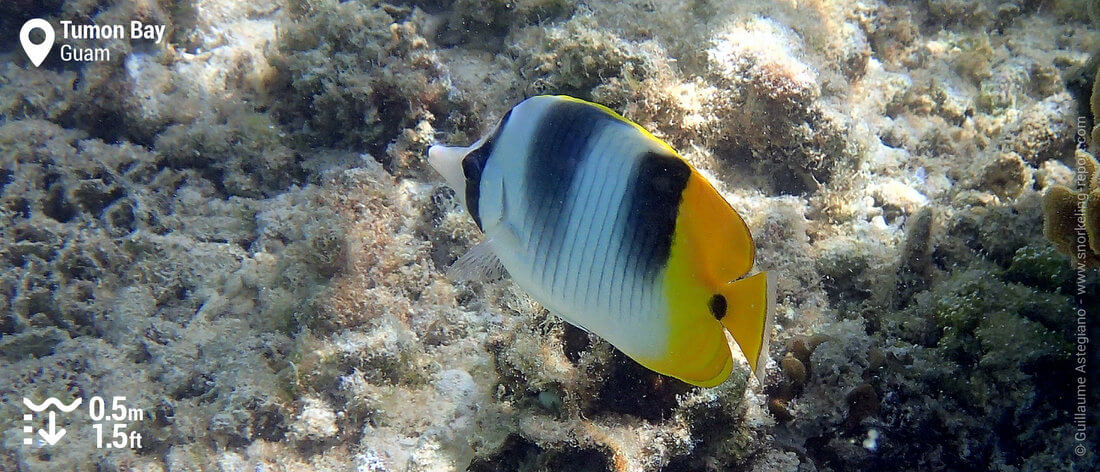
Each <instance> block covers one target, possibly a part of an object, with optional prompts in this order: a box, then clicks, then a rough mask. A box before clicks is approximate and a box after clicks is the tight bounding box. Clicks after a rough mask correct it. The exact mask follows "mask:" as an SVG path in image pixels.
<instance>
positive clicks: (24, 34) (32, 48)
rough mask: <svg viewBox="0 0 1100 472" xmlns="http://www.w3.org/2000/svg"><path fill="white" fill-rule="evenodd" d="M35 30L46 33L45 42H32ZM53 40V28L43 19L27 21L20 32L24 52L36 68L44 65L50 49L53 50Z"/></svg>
mask: <svg viewBox="0 0 1100 472" xmlns="http://www.w3.org/2000/svg"><path fill="white" fill-rule="evenodd" d="M35 29H40V30H42V32H43V33H45V35H46V40H45V41H42V42H41V43H39V44H34V43H33V42H31V31H34V30H35ZM53 39H54V35H53V26H51V25H50V22H48V21H46V20H43V19H41V18H33V19H30V20H27V22H26V23H23V29H20V30H19V42H20V43H22V44H23V52H25V53H27V57H28V58H30V60H31V63H32V64H34V66H35V67H38V66H40V65H42V61H44V60H46V56H48V55H50V49H53Z"/></svg>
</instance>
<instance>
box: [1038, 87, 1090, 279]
mask: <svg viewBox="0 0 1100 472" xmlns="http://www.w3.org/2000/svg"><path fill="white" fill-rule="evenodd" d="M1093 107H1094V108H1095V107H1096V100H1095V99H1094V100H1093ZM1076 161H1077V166H1076V167H1077V178H1076V183H1077V184H1076V187H1077V189H1078V190H1079V191H1075V190H1073V189H1069V188H1066V187H1063V186H1060V185H1056V186H1053V187H1051V188H1050V189H1049V190H1047V192H1046V194H1045V195H1043V234H1045V235H1046V237H1047V239H1049V240H1050V241H1051V242H1052V243H1054V247H1055V248H1057V249H1058V251H1059V252H1061V253H1063V254H1066V255H1067V256H1069V257H1070V258H1071V259H1074V260H1075V261H1076V262H1077V263H1079V264H1084V265H1085V266H1088V267H1100V172H1097V168H1098V167H1100V165H1098V164H1097V162H1096V158H1095V157H1093V156H1092V154H1089V153H1087V152H1085V151H1082V150H1078V151H1077V155H1076Z"/></svg>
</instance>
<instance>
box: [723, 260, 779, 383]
mask: <svg viewBox="0 0 1100 472" xmlns="http://www.w3.org/2000/svg"><path fill="white" fill-rule="evenodd" d="M718 296H721V297H722V300H720V302H717V303H721V304H722V305H724V307H723V308H724V310H723V311H724V315H723V316H722V317H721V318H719V320H718V321H719V322H721V323H722V326H723V327H725V328H726V330H728V331H729V332H730V334H732V335H733V339H734V341H737V345H738V346H739V347H740V348H741V352H742V353H743V354H744V355H745V358H746V359H747V360H748V361H749V367H751V368H752V371H753V373H754V374H756V378H757V380H759V381H760V385H763V384H764V367H765V366H766V365H767V364H768V342H769V340H770V338H771V332H772V323H773V322H774V319H775V284H774V282H773V280H772V277H771V276H770V275H769V274H768V273H767V272H760V273H758V274H756V275H753V276H749V277H745V278H742V279H738V280H734V281H733V282H729V283H727V284H726V285H725V286H723V287H721V288H720V289H719V293H718V295H716V296H715V298H714V299H712V304H713V303H716V301H715V300H717V299H718ZM712 309H713V308H712ZM716 316H717V315H716Z"/></svg>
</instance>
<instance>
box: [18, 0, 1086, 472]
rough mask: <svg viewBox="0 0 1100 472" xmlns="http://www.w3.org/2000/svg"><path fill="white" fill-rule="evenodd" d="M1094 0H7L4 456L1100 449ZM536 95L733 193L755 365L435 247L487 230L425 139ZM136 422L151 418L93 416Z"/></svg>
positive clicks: (1051, 453) (409, 467)
mask: <svg viewBox="0 0 1100 472" xmlns="http://www.w3.org/2000/svg"><path fill="white" fill-rule="evenodd" d="M31 18H43V19H46V20H48V21H49V22H50V23H51V24H52V25H53V26H54V28H59V27H60V22H61V21H71V22H73V23H75V24H99V25H107V24H129V23H130V22H131V21H135V20H136V21H141V22H142V23H143V24H156V25H164V26H166V33H165V38H164V39H163V41H160V42H156V41H153V40H138V39H134V38H109V39H105V38H100V39H76V38H75V37H74V38H63V37H62V36H61V30H60V29H58V38H57V40H56V41H57V44H58V46H55V49H54V52H53V53H51V55H50V56H49V57H47V58H46V60H45V62H44V63H42V64H41V65H40V66H37V67H36V66H35V65H34V64H32V63H31V61H30V60H29V59H28V57H27V55H25V54H24V51H23V50H22V48H21V47H20V41H19V38H20V29H21V27H22V26H23V24H24V22H25V21H27V20H28V19H31ZM1098 24H1100V3H1098V2H1096V1H1095V0H1009V1H1001V0H995V1H994V0H976V1H966V0H911V1H882V0H778V1H717V0H714V1H705V0H700V1H683V2H681V1H671V0H628V1H623V2H619V1H611V0H593V1H586V2H570V1H566V0H513V1H502V0H490V1H472V0H458V1H456V2H438V1H430V0H426V1H412V2H402V1H394V2H388V3H378V2H372V1H346V2H337V1H335V0H306V1H283V0H250V1H244V0H160V1H154V0H118V1H99V0H79V1H69V2H62V1H59V0H46V1H28V0H3V1H0V470H3V471H62V470H65V471H68V470H75V471H115V470H123V471H129V470H140V471H207V470H210V471H265V472H274V471H356V472H367V471H369V472H382V471H464V470H469V471H475V472H490V471H500V472H504V471H668V472H679V471H733V470H744V471H844V470H875V471H883V470H960V471H961V470H966V471H974V470H996V471H1088V470H1098V469H1100V456H1098V452H1100V451H1098V450H1097V449H1098V447H1100V441H1098V435H1097V433H1096V430H1097V427H1100V421H1098V411H1097V405H1100V395H1098V392H1100V375H1097V372H1098V370H1097V368H1098V366H1100V358H1098V356H1097V352H1100V350H1098V349H1097V348H1095V346H1094V343H1096V342H1098V341H1100V333H1098V328H1097V327H1098V326H1100V321H1097V319H1096V318H1095V317H1096V316H1100V295H1098V292H1100V282H1098V276H1097V270H1096V269H1095V267H1096V265H1098V264H1100V262H1098V261H1100V228H1098V225H1100V223H1097V222H1098V221H1100V171H1097V170H1096V164H1095V160H1094V158H1093V157H1092V156H1093V154H1092V153H1093V152H1095V151H1096V150H1097V149H1098V148H1100V143H1098V142H1097V141H1098V139H1097V138H1100V132H1096V133H1094V131H1093V124H1094V119H1095V117H1094V115H1095V114H1097V112H1098V111H1100V94H1097V95H1098V96H1097V97H1094V96H1093V93H1092V91H1093V86H1094V83H1095V82H1096V81H1095V77H1096V75H1097V63H1098V59H1097V56H1096V51H1098V50H1100V35H1098V30H1097V25H1098ZM61 43H67V44H69V45H70V46H72V47H77V48H102V49H107V50H109V51H110V52H111V57H110V59H109V60H101V61H91V62H80V61H67V60H64V59H62V57H61V55H60V53H59V51H58V49H57V48H58V47H59V46H60V45H61ZM541 93H561V94H569V95H573V96H576V97H580V98H584V99H587V100H592V101H596V102H598V103H601V104H604V105H607V106H608V107H610V108H612V109H613V110H616V111H618V112H620V113H622V114H623V115H625V116H626V117H627V118H630V119H632V120H634V121H636V122H638V123H639V124H641V125H642V126H644V127H645V128H647V129H648V130H650V131H652V132H653V133H654V134H655V135H656V136H658V137H660V138H662V139H664V140H666V141H667V142H668V143H669V144H670V145H672V147H674V148H675V149H677V150H678V151H679V152H680V153H681V154H682V155H683V156H684V157H685V158H686V159H687V160H688V161H690V162H691V163H692V164H693V165H694V166H696V167H697V168H698V169H700V170H701V171H702V172H703V173H704V174H706V175H707V176H709V177H710V180H711V181H712V182H713V183H714V184H715V185H716V187H717V188H718V190H719V191H720V192H721V193H722V195H723V196H724V197H725V198H726V199H727V200H728V201H729V202H730V203H731V204H732V206H733V207H734V208H735V209H736V210H737V211H738V212H739V213H740V214H741V215H742V216H743V217H744V218H745V220H746V222H747V223H748V225H749V227H750V229H751V231H752V233H753V236H754V238H755V240H756V242H757V261H756V266H757V267H758V268H762V269H766V270H769V271H771V272H772V273H773V274H775V276H776V280H777V281H778V297H779V305H778V314H777V318H776V329H775V332H774V333H773V334H772V342H771V351H770V356H771V358H772V361H771V362H770V363H769V365H768V371H767V375H766V378H765V381H764V385H759V384H758V383H757V382H756V381H755V380H753V379H750V375H749V370H748V365H747V364H746V363H745V362H744V360H743V359H742V358H740V357H739V356H738V355H735V357H736V358H737V362H738V364H737V365H735V367H734V374H733V377H732V378H731V379H730V380H729V381H727V382H725V383H724V384H722V385H720V386H718V387H716V388H710V389H704V388H695V387H690V386H688V385H687V384H684V383H682V382H680V381H677V380H675V379H672V378H668V377H663V376H660V375H658V374H655V373H653V372H650V371H648V370H646V369H645V368H642V367H640V366H639V365H637V364H636V363H634V362H633V361H631V360H630V359H629V358H627V357H626V356H624V355H622V354H621V353H619V352H618V351H616V350H615V349H614V348H612V347H611V346H610V345H609V344H607V343H606V342H604V341H602V340H601V339H599V338H597V337H595V336H594V335H589V334H587V333H585V332H584V331H581V330H579V329H576V328H573V327H571V326H569V325H567V324H565V323H564V322H562V321H561V320H560V319H558V318H557V317H556V316H554V315H553V314H550V313H548V312H546V311H545V310H544V309H543V308H541V307H540V306H538V305H537V304H536V303H535V302H533V301H531V300H530V299H529V298H528V297H527V296H526V295H525V294H524V293H523V292H522V290H520V289H519V288H517V287H515V286H514V285H513V284H512V283H511V281H510V280H509V279H508V278H507V277H504V278H503V279H501V280H493V281H486V282H470V283H466V282H463V283H455V282H452V281H450V280H448V279H447V277H446V276H445V272H446V269H447V267H448V266H449V265H450V264H451V263H452V262H453V261H454V260H455V259H456V258H458V257H459V256H460V255H461V254H463V253H464V252H465V251H466V250H467V249H468V248H469V247H470V246H472V245H473V244H476V243H477V242H478V241H480V239H481V235H480V233H479V232H478V230H477V227H476V226H475V225H474V223H473V222H472V221H471V219H470V218H469V217H468V215H466V214H465V213H464V212H463V211H462V210H461V209H460V205H459V204H458V202H457V200H456V198H455V196H454V194H453V192H452V191H451V190H449V189H447V188H446V186H445V185H444V184H443V181H442V179H441V178H440V177H439V176H438V175H436V174H435V173H434V171H432V170H431V169H430V168H429V166H428V165H427V162H426V159H425V154H426V150H427V147H428V146H429V145H431V144H433V143H436V142H441V143H447V144H466V143H469V142H472V141H474V140H476V139H477V138H478V137H479V136H481V134H482V133H484V132H485V131H486V130H488V129H489V128H490V127H491V126H492V125H493V124H494V123H495V122H496V121H497V120H498V119H500V117H501V116H502V115H503V113H504V112H505V111H507V110H508V109H509V108H511V107H512V106H513V105H515V104H516V103H518V102H519V101H520V100H522V99H523V98H525V97H528V96H531V95H535V94H541ZM1090 169H1091V170H1090ZM1079 202H1088V203H1089V204H1090V205H1091V206H1087V207H1086V206H1084V204H1080V205H1079ZM1078 217H1080V221H1081V222H1080V223H1079V222H1078ZM1082 240H1083V241H1085V243H1081V241H1082ZM1079 264H1080V265H1079ZM1090 266H1091V268H1089V267H1090ZM49 397H55V398H57V399H59V400H60V401H61V402H62V403H66V404H68V403H69V402H71V401H74V400H75V399H82V401H83V402H84V403H83V404H82V405H81V406H80V407H79V408H78V409H77V410H75V411H74V412H71V413H65V412H56V413H57V415H56V416H57V418H56V421H57V423H56V426H57V427H63V428H65V430H66V434H65V436H64V437H62V438H61V439H60V440H59V441H57V443H56V444H49V443H47V442H44V440H43V439H42V438H44V437H45V436H44V435H42V434H37V435H36V434H35V432H37V431H40V430H41V431H46V430H47V429H49V430H52V429H53V428H54V426H52V425H50V423H48V422H52V421H54V420H48V419H47V417H46V416H43V415H44V414H45V413H42V414H40V415H29V414H30V413H31V412H30V410H28V409H27V407H25V403H24V401H23V399H24V398H28V399H30V400H32V401H33V402H42V401H43V400H44V399H46V398H49ZM93 397H99V398H102V399H105V400H103V401H104V403H103V404H100V407H101V408H106V409H108V410H113V408H112V407H113V406H119V407H121V408H123V410H124V411H126V412H133V411H135V410H140V413H141V414H140V417H138V416H135V415H133V414H130V413H127V414H124V415H121V416H120V417H118V418H114V417H112V418H113V419H114V420H117V421H96V419H97V418H96V417H95V413H94V411H95V410H94V407H93V406H92V405H94V404H96V402H95V401H93ZM117 397H125V399H124V401H122V402H120V403H118V405H114V403H116V402H115V401H114V400H115V399H117ZM89 408H92V409H91V410H89ZM24 415H28V416H24ZM28 418H29V419H28ZM112 418H104V419H108V420H109V419H112ZM97 424H98V425H99V427H97V426H96V425H97ZM117 425H121V429H117ZM40 428H41V429H40ZM28 431H30V432H29V433H28ZM118 431H121V432H122V433H123V436H125V437H126V438H132V436H131V433H137V434H139V435H140V437H141V440H140V447H134V446H135V445H136V444H135V443H134V442H132V439H127V441H128V442H124V443H122V444H124V447H113V448H112V447H97V445H98V444H99V442H97V441H98V440H102V438H101V437H97V436H106V437H107V441H108V442H110V441H112V440H113V439H115V437H114V433H115V432H118Z"/></svg>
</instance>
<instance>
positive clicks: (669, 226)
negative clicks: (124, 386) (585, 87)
mask: <svg viewBox="0 0 1100 472" xmlns="http://www.w3.org/2000/svg"><path fill="white" fill-rule="evenodd" d="M428 161H429V163H430V164H431V166H432V167H434V168H435V169H436V171H438V172H439V173H440V174H441V175H442V176H443V178H444V179H445V180H446V182H447V184H448V185H449V186H450V187H452V188H453V189H454V190H455V194H456V198H457V199H458V200H460V202H461V203H462V205H463V206H464V207H465V208H466V210H467V211H468V212H469V214H470V216H472V217H473V220H474V223H476V224H477V226H478V227H479V228H480V229H481V231H482V232H483V233H484V234H485V236H486V239H485V240H484V241H483V242H481V243H479V244H478V245H476V246H474V247H473V248H472V249H471V250H470V252H468V253H467V254H466V255H464V256H462V257H460V258H459V260H458V261H456V263H455V265H454V266H453V267H452V268H451V273H452V274H455V275H456V276H457V277H460V278H463V277H469V276H470V275H471V274H477V273H482V272H493V271H494V270H496V271H499V270H500V269H501V268H503V270H506V271H507V273H508V274H509V275H510V276H511V277H512V279H513V280H514V282H515V283H516V284H517V285H518V286H519V287H520V288H522V289H524V290H525V291H526V292H527V293H529V294H530V295H531V297H532V298H534V300H535V301H537V302H539V303H541V304H542V305H543V306H544V307H546V308H547V309H548V310H549V311H550V312H552V313H554V314H556V315H558V316H560V317H561V318H563V319H564V320H565V321H567V322H569V323H571V324H573V325H575V326H577V327H580V328H581V329H584V330H586V331H588V332H591V333H594V334H596V335H597V336H599V337H601V338H603V339H605V340H607V341H608V342H610V343H611V344H612V345H613V346H615V348H617V349H618V350H620V351H622V352H623V353H624V354H626V355H627V356H629V357H630V358H632V359H634V360H635V361H637V362H638V363H640V364H641V365H643V366H645V367H646V368H648V369H651V370H653V371H656V372H658V373H661V374H665V375H669V376H672V377H675V378H678V379H680V380H683V381H684V382H687V383H689V384H693V385H697V386H703V387H712V386H716V385H718V384H721V383H722V382H724V381H725V380H726V379H727V378H728V377H729V376H730V374H731V372H732V370H733V364H734V362H733V356H732V354H731V351H730V346H729V343H728V342H727V340H726V335H725V332H726V331H729V333H730V334H731V335H732V337H733V339H734V340H735V341H736V342H737V344H738V346H740V348H741V352H742V353H743V354H744V356H745V358H746V359H747V360H748V363H749V366H750V368H751V369H752V371H753V372H754V373H756V375H757V376H758V378H760V377H762V374H763V371H764V365H765V363H766V360H767V354H768V338H769V334H770V330H771V326H772V314H773V312H774V306H775V304H774V293H775V292H774V288H773V284H772V283H771V282H770V281H769V277H768V275H767V273H766V272H759V273H757V274H755V275H752V276H747V277H746V275H747V274H748V273H749V271H750V270H751V269H752V266H753V258H754V254H755V250H756V249H755V245H754V243H753V239H752V236H751V235H750V233H749V229H748V227H747V226H746V225H745V222H744V220H742V218H741V216H740V215H738V213H737V212H736V211H734V209H733V208H732V207H731V206H730V205H729V203H728V202H726V200H725V199H724V198H722V196H721V195H720V194H719V193H718V192H717V191H716V190H715V188H714V187H713V186H712V185H711V184H710V182H708V181H707V179H706V178H705V177H704V176H703V175H702V174H700V173H699V171H697V170H696V169H695V168H694V167H692V165H691V164H690V163H688V162H687V161H686V160H684V159H683V158H682V157H681V156H680V155H679V154H677V153H676V151H674V150H673V149H672V148H671V147H670V146H669V145H668V144H666V143H665V142H664V141H661V140H660V139H658V138H656V137H654V136H653V135H652V134H650V133H649V132H647V131H646V130H645V129H643V128H642V127H641V126H640V125H638V124H636V123H634V122H632V121H630V120H628V119H626V118H624V117H622V116H621V115H619V114H618V113H615V112H614V111H612V110H611V109H609V108H607V107H604V106H602V105H598V104H595V103H590V102H587V101H584V100H580V99H576V98H572V97H568V96H548V95H543V96H536V97H532V98H528V99H526V100H524V101H523V102H521V103H519V104H518V105H516V106H515V107H513V108H512V109H511V110H510V111H508V113H507V114H505V116H504V117H503V118H502V119H501V120H500V121H499V122H498V123H497V125H496V127H495V128H494V129H493V130H492V131H491V132H489V133H488V134H487V135H486V136H485V137H483V138H481V139H480V140H478V141H477V142H475V143H474V144H473V145H470V146H467V147H447V146H441V145H434V146H431V147H430V148H429V150H428ZM470 278H472V277H470Z"/></svg>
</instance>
